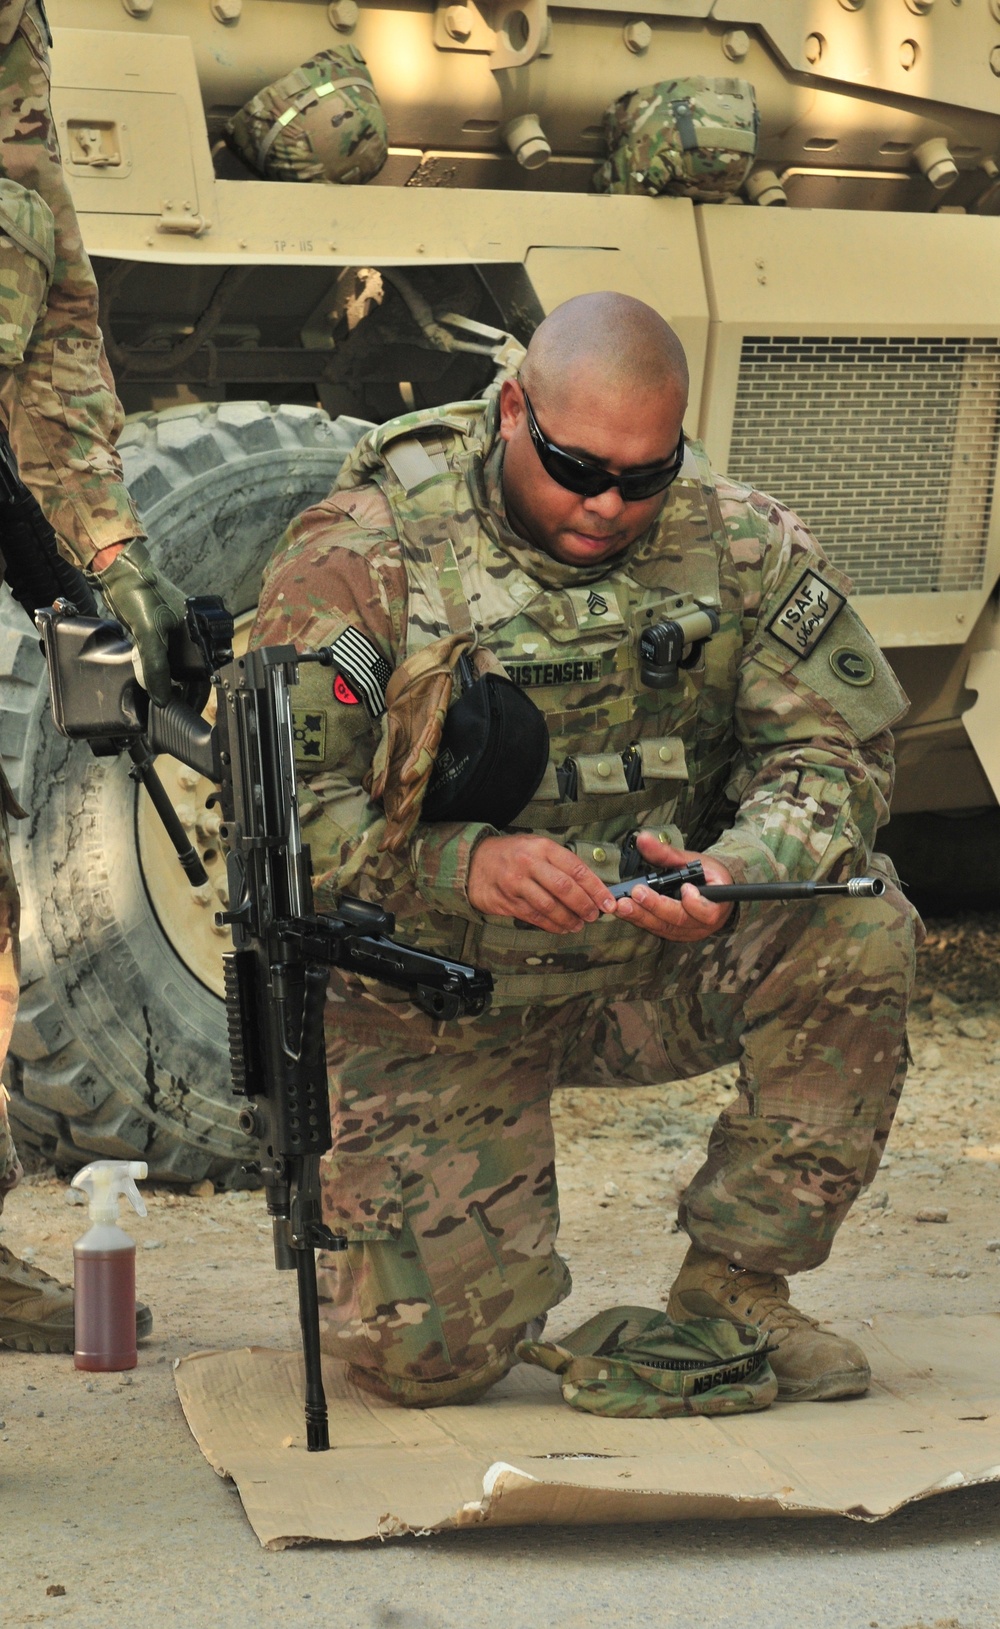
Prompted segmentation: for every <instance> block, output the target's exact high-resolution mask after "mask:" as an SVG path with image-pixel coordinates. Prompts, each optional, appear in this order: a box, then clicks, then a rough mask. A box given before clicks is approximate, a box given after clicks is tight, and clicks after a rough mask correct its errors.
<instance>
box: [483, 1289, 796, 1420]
mask: <svg viewBox="0 0 1000 1629" xmlns="http://www.w3.org/2000/svg"><path fill="white" fill-rule="evenodd" d="M769 1350H770V1348H769V1347H768V1344H767V1335H766V1334H765V1333H764V1332H763V1331H762V1330H760V1329H757V1328H755V1327H754V1325H753V1324H734V1323H730V1322H729V1321H728V1320H727V1319H725V1318H695V1319H693V1320H692V1321H691V1323H684V1324H675V1323H674V1322H673V1321H672V1320H671V1319H670V1318H668V1317H667V1315H666V1313H664V1312H653V1311H652V1310H651V1308H649V1307H610V1308H609V1309H608V1311H607V1312H599V1313H598V1314H597V1316H596V1317H595V1318H591V1319H589V1320H588V1322H587V1323H585V1324H581V1325H580V1328H579V1329H574V1330H573V1332H572V1333H571V1334H569V1335H566V1336H564V1337H563V1339H562V1340H561V1341H531V1340H525V1341H520V1342H519V1343H518V1345H517V1346H516V1347H515V1351H516V1353H517V1356H518V1357H519V1358H520V1359H521V1361H522V1362H523V1363H535V1364H537V1365H538V1366H539V1367H540V1368H542V1369H550V1370H551V1371H552V1373H553V1374H557V1375H561V1376H562V1394H563V1397H564V1398H565V1400H566V1402H567V1403H568V1404H569V1406H570V1408H576V1409H580V1410H581V1411H582V1412H583V1413H585V1414H605V1415H608V1416H609V1417H610V1418H612V1419H619V1420H653V1419H661V1420H662V1419H667V1418H669V1417H670V1416H671V1415H675V1414H744V1413H748V1412H750V1411H757V1410H758V1409H762V1408H768V1407H769V1406H770V1404H771V1403H773V1402H774V1399H775V1397H776V1396H777V1395H778V1382H777V1381H776V1380H775V1378H774V1374H773V1371H772V1369H771V1365H770V1364H769V1363H768V1361H767V1354H768V1351H769Z"/></svg>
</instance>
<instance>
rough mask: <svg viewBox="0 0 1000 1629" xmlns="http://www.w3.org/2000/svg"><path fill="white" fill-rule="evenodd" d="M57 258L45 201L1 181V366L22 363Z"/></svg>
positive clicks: (18, 186)
mask: <svg viewBox="0 0 1000 1629" xmlns="http://www.w3.org/2000/svg"><path fill="white" fill-rule="evenodd" d="M55 259H56V238H55V221H54V219H53V215H52V211H51V209H50V208H49V206H48V204H47V203H46V202H45V200H44V198H40V197H39V195H38V193H37V192H30V191H29V190H28V188H27V187H22V186H21V185H20V184H19V183H18V182H17V181H7V180H4V179H0V367H6V368H15V367H17V365H18V363H19V362H23V361H24V352H25V348H26V347H27V345H28V342H29V340H30V339H31V335H32V333H33V331H34V329H35V325H36V324H37V322H38V319H39V317H40V316H41V315H42V313H43V311H44V310H45V299H46V296H47V294H48V292H49V284H50V282H51V281H52V272H53V268H54V267H55Z"/></svg>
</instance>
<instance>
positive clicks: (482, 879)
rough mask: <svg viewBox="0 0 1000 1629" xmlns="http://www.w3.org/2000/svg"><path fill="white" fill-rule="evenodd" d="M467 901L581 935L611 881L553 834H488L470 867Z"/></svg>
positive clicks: (605, 901) (487, 911) (606, 899)
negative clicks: (597, 872)
mask: <svg viewBox="0 0 1000 1629" xmlns="http://www.w3.org/2000/svg"><path fill="white" fill-rule="evenodd" d="M468 894H469V902H470V904H472V905H474V906H475V908H476V910H477V911H482V913H483V915H484V916H513V917H517V918H518V920H519V921H521V922H530V923H531V924H532V926H533V927H536V928H544V929H545V930H546V932H547V933H579V931H580V929H581V928H582V927H583V925H584V923H586V922H596V921H597V918H598V917H599V916H600V914H601V912H602V911H605V912H607V913H608V914H609V915H613V914H614V909H615V902H614V900H613V899H612V897H611V895H610V894H609V893H608V890H607V885H606V884H605V883H603V882H602V881H601V879H600V877H595V875H594V873H593V871H590V870H588V868H587V867H586V866H585V865H584V863H583V861H582V860H579V859H577V857H576V855H575V854H573V853H571V852H570V850H569V849H568V848H563V847H562V846H561V845H560V844H559V843H554V842H553V841H552V839H551V838H550V837H532V836H531V835H530V833H525V834H524V835H523V836H518V837H484V838H483V840H482V842H481V843H479V844H478V846H477V847H476V849H475V852H474V853H473V856H472V864H471V866H470V868H469V886H468Z"/></svg>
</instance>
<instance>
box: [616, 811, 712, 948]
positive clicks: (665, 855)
mask: <svg viewBox="0 0 1000 1629" xmlns="http://www.w3.org/2000/svg"><path fill="white" fill-rule="evenodd" d="M638 846H639V853H640V854H641V855H642V857H643V859H644V860H648V861H649V862H650V865H651V866H658V867H660V868H662V869H664V870H671V871H672V870H675V869H676V868H677V867H678V866H681V865H690V864H691V863H692V861H693V860H700V861H701V864H702V866H703V867H704V870H705V881H706V882H716V883H729V882H732V880H733V879H732V877H731V876H730V875H729V872H728V871H727V870H726V868H725V866H724V865H722V864H720V862H719V861H718V860H714V859H713V858H712V856H711V855H710V854H695V853H693V852H692V851H691V850H690V849H686V848H673V847H671V845H670V844H669V843H660V842H658V841H657V839H656V837H655V836H654V834H653V833H652V832H651V831H644V832H640V834H639V844H638ZM732 909H733V907H732V903H731V901H729V900H711V899H704V898H703V897H702V895H701V894H700V893H699V892H698V890H697V888H696V887H695V886H694V884H693V883H690V882H686V883H685V884H684V886H683V888H682V889H681V897H680V899H667V898H665V897H664V895H663V894H654V892H653V890H652V889H651V888H637V889H636V890H635V892H634V893H632V894H631V895H630V896H629V898H628V899H620V900H619V901H618V915H619V916H620V917H621V918H622V920H623V921H625V922H631V923H632V924H633V926H635V927H637V928H645V929H646V930H647V932H649V933H655V934H657V935H658V936H659V938H661V939H673V940H676V941H677V942H678V943H680V944H692V943H694V942H696V941H697V940H699V939H707V938H708V936H709V934H712V933H717V932H718V930H719V928H721V927H722V925H723V923H724V922H726V921H727V919H728V918H729V916H730V915H731V914H732Z"/></svg>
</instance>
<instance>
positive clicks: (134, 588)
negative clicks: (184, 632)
mask: <svg viewBox="0 0 1000 1629" xmlns="http://www.w3.org/2000/svg"><path fill="white" fill-rule="evenodd" d="M103 553H104V551H103V550H102V551H101V554H99V555H97V556H96V558H95V562H94V564H97V565H98V566H100V564H101V563H102V555H103ZM87 580H88V582H89V583H90V585H91V587H92V588H97V589H99V591H100V592H101V593H102V594H103V595H104V598H105V601H106V602H107V606H108V610H109V611H110V612H111V614H112V616H116V617H117V618H118V620H119V622H123V623H124V624H125V626H126V628H127V629H128V630H129V632H130V634H131V635H132V638H133V639H134V640H135V648H136V654H137V656H138V659H139V665H140V667H141V670H142V671H141V675H140V680H141V683H142V684H143V685H144V687H145V688H146V689H147V690H148V691H149V694H150V695H151V696H152V698H153V700H154V701H155V702H157V703H158V704H159V705H160V706H161V707H164V706H166V704H167V702H168V701H169V700H170V663H169V661H168V659H167V641H168V639H169V637H170V634H171V633H172V632H173V630H174V629H175V628H178V627H180V625H181V623H182V622H183V621H184V596H183V594H182V593H181V592H180V590H179V589H177V588H175V587H174V585H173V583H172V582H171V581H170V579H169V578H168V577H164V575H163V573H162V572H160V571H158V570H157V568H156V567H155V566H154V565H153V563H152V561H151V560H150V558H149V550H148V549H147V548H146V545H145V543H143V542H142V541H141V540H140V539H139V538H133V539H132V540H131V542H129V543H126V544H125V547H124V548H123V549H120V550H118V552H117V553H116V554H115V556H114V558H113V560H112V561H111V563H110V565H106V566H104V569H103V570H100V569H97V570H91V571H89V572H88V573H87Z"/></svg>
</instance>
